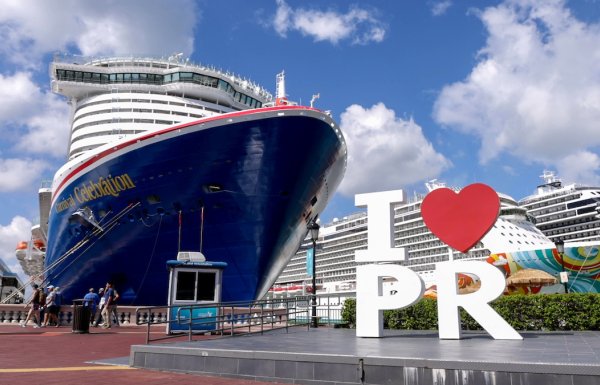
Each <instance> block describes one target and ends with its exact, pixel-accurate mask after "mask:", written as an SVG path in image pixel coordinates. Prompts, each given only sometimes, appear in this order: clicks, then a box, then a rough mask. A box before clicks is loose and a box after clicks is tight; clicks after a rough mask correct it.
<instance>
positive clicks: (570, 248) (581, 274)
mask: <svg viewBox="0 0 600 385" xmlns="http://www.w3.org/2000/svg"><path fill="white" fill-rule="evenodd" d="M599 249H600V242H598V241H592V242H573V243H567V244H565V252H564V270H565V271H566V272H567V274H568V276H569V282H568V287H569V292H571V293H600V255H599V252H598V251H599ZM487 261H488V262H489V263H492V264H493V265H495V266H497V267H498V268H500V269H502V270H504V272H505V274H506V276H507V277H509V276H510V274H512V273H515V272H516V271H518V270H521V269H538V270H543V271H545V272H547V273H550V274H552V275H554V276H558V275H559V273H560V272H561V271H563V260H562V258H561V256H560V255H559V253H558V251H557V250H556V249H544V250H534V251H517V252H512V253H498V254H491V255H490V256H489V257H488V258H487ZM563 291H564V288H563V285H562V284H560V283H559V284H556V285H552V286H547V287H530V288H520V290H519V292H525V293H557V292H563Z"/></svg>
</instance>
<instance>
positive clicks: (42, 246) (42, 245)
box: [33, 239, 46, 250]
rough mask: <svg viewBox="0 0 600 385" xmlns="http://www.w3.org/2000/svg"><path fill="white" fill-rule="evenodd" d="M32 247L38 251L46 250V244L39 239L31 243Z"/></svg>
mask: <svg viewBox="0 0 600 385" xmlns="http://www.w3.org/2000/svg"><path fill="white" fill-rule="evenodd" d="M33 245H34V246H35V247H37V248H38V249H40V250H45V249H46V244H45V243H44V241H42V240H41V239H36V240H34V241H33Z"/></svg>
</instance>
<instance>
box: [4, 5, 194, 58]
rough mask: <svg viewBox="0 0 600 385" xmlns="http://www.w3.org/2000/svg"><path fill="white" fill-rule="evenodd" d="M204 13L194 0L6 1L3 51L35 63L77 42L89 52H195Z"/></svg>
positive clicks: (82, 48) (68, 49)
mask: <svg viewBox="0 0 600 385" xmlns="http://www.w3.org/2000/svg"><path fill="white" fill-rule="evenodd" d="M198 15H199V11H198V9H197V8H196V5H195V3H194V2H193V1H191V0H181V1H178V2H177V4H176V5H174V4H173V3H172V2H171V1H168V0H158V1H150V2H149V1H144V0H129V1H120V0H107V1H103V2H90V1H77V0H63V1H60V2H58V3H57V2H52V1H36V0H13V1H5V2H3V3H2V12H1V13H0V40H2V45H0V54H2V55H4V56H6V58H7V59H8V60H10V61H11V62H13V63H19V64H21V65H23V64H29V66H31V67H35V65H34V64H32V63H36V62H38V60H39V58H40V57H41V55H43V54H45V53H47V52H54V51H57V50H61V51H69V52H70V51H72V48H76V49H79V51H80V52H81V53H82V54H83V55H112V54H136V53H137V54H153V55H168V54H170V53H173V52H174V51H182V52H184V53H186V54H188V55H190V54H191V53H192V50H193V41H194V40H193V29H194V26H195V23H196V20H197V18H198V17H199V16H198ZM165 26H168V28H166V27H165Z"/></svg>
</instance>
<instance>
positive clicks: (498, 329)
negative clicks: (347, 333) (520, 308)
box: [357, 261, 523, 340]
mask: <svg viewBox="0 0 600 385" xmlns="http://www.w3.org/2000/svg"><path fill="white" fill-rule="evenodd" d="M458 273H471V274H475V275H476V276H478V277H479V279H480V280H481V288H480V289H479V290H477V291H476V292H474V293H469V294H458V287H457V280H458V276H457V275H458ZM435 276H436V283H437V297H438V298H437V303H438V323H439V331H440V339H460V337H461V327H460V312H459V311H458V307H459V306H460V307H462V308H463V309H465V310H466V311H467V312H468V313H469V314H470V315H471V317H473V318H474V319H475V321H477V322H479V324H480V325H481V326H482V327H483V328H484V329H485V330H486V331H487V332H488V333H490V335H491V336H492V337H493V338H495V339H497V340H522V339H523V337H521V335H520V334H519V333H517V332H516V330H515V329H513V327H512V326H510V325H509V324H508V322H506V320H504V318H502V317H501V316H500V315H499V314H498V313H496V311H495V310H494V309H493V308H492V307H491V306H490V305H489V302H491V301H493V300H495V299H496V298H498V297H499V296H500V295H502V292H503V291H504V287H505V286H506V282H505V280H504V276H503V275H502V273H501V272H500V270H498V269H497V268H496V267H494V266H492V265H490V264H489V263H487V262H483V261H449V262H440V263H437V264H436V267H435ZM357 323H358V321H357Z"/></svg>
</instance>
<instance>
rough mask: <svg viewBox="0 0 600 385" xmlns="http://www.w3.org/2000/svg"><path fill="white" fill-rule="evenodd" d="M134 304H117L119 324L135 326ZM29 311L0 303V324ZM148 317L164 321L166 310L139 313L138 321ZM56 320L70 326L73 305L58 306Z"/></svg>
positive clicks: (16, 320)
mask: <svg viewBox="0 0 600 385" xmlns="http://www.w3.org/2000/svg"><path fill="white" fill-rule="evenodd" d="M136 309H137V307H136V306H118V307H117V314H118V315H119V323H120V324H121V326H135V325H136V324H137V323H138V320H137V318H136ZM27 313H29V307H27V308H25V307H24V305H23V304H0V326H2V325H18V324H20V323H21V322H23V321H25V319H26V318H27ZM148 319H150V320H153V321H161V320H164V321H166V319H167V313H166V311H162V312H161V311H160V309H156V311H155V312H152V313H148V312H146V313H140V321H141V322H142V323H145V322H148ZM58 321H59V325H60V326H71V325H72V322H73V306H72V305H64V306H61V307H60V311H59V312H58ZM33 324H34V321H33V320H29V323H28V325H33Z"/></svg>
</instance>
